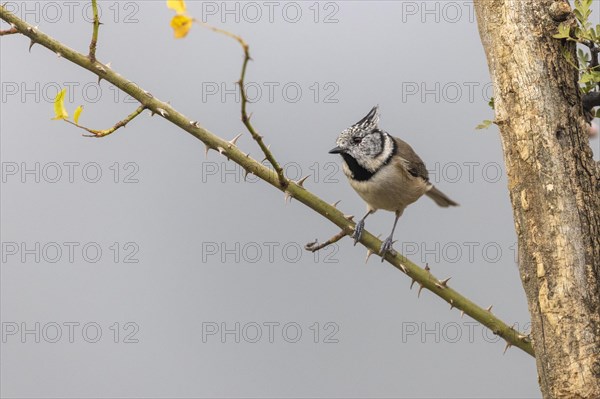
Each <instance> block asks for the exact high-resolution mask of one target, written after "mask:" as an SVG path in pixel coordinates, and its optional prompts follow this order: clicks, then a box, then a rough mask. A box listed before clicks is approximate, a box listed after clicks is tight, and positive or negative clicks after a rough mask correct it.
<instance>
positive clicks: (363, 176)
mask: <svg viewBox="0 0 600 399" xmlns="http://www.w3.org/2000/svg"><path fill="white" fill-rule="evenodd" d="M382 136H383V135H382ZM396 151H397V146H396V141H394V139H392V152H391V154H390V156H388V157H387V159H386V160H385V162H384V163H383V165H381V167H380V168H379V169H378V170H376V171H375V172H371V171H370V170H368V169H365V168H363V167H362V166H361V165H360V164H359V163H358V162H357V161H356V159H354V157H353V156H352V155H350V154H346V153H345V152H342V153H341V155H342V158H343V159H344V162H346V165H348V169H350V171H351V172H352V176H353V178H354V180H356V181H367V180H369V179H370V178H371V177H373V176H374V175H375V174H376V173H377V172H378V171H379V170H380V169H381V168H382V167H384V166H385V165H387V164H388V163H390V161H391V160H392V157H393V156H394V155H395V154H396Z"/></svg>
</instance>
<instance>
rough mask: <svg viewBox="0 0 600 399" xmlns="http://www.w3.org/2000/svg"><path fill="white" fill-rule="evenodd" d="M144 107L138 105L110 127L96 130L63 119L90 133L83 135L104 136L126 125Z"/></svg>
mask: <svg viewBox="0 0 600 399" xmlns="http://www.w3.org/2000/svg"><path fill="white" fill-rule="evenodd" d="M145 109H146V107H145V106H144V105H140V106H139V107H137V108H136V110H135V111H133V112H132V113H131V114H129V115H127V117H126V118H124V119H122V120H120V121H118V122H117V123H115V124H114V125H113V126H112V127H111V128H109V129H104V130H96V129H90V128H88V127H85V126H81V125H79V124H77V123H74V122H71V121H70V120H68V119H63V120H64V121H65V122H67V123H70V124H71V125H73V126H75V127H78V128H80V129H83V130H85V131H87V132H89V133H91V134H90V135H84V136H86V137H98V138H100V137H104V136H108V135H109V134H112V133H114V132H115V131H117V130H118V129H120V128H122V127H125V126H127V124H128V123H129V122H131V121H132V120H133V119H135V117H137V116H138V115H139V114H141V113H142V112H143V111H144V110H145Z"/></svg>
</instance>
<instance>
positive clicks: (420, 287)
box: [417, 283, 425, 298]
mask: <svg viewBox="0 0 600 399" xmlns="http://www.w3.org/2000/svg"><path fill="white" fill-rule="evenodd" d="M423 288H425V286H424V285H423V284H421V283H419V292H418V293H417V298H420V297H421V291H423Z"/></svg>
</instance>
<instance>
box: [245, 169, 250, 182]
mask: <svg viewBox="0 0 600 399" xmlns="http://www.w3.org/2000/svg"><path fill="white" fill-rule="evenodd" d="M248 173H250V171H249V170H248V169H244V181H246V178H247V177H248Z"/></svg>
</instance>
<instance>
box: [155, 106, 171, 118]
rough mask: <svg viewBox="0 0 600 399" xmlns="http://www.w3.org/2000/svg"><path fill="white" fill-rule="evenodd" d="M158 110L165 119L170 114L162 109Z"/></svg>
mask: <svg viewBox="0 0 600 399" xmlns="http://www.w3.org/2000/svg"><path fill="white" fill-rule="evenodd" d="M156 110H157V111H158V113H159V114H160V116H162V117H163V118H165V117H167V116H169V113H168V112H167V111H165V110H164V109H162V108H156Z"/></svg>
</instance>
